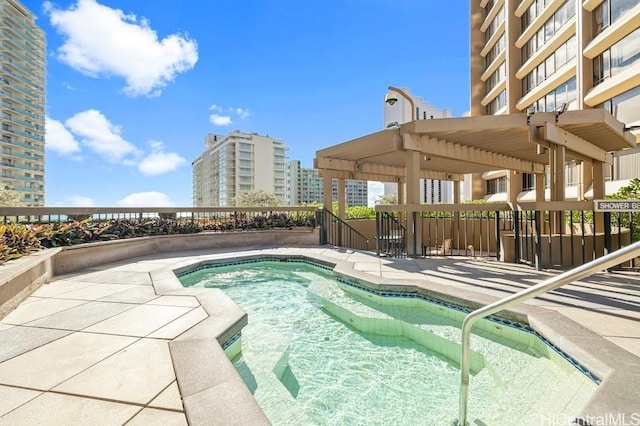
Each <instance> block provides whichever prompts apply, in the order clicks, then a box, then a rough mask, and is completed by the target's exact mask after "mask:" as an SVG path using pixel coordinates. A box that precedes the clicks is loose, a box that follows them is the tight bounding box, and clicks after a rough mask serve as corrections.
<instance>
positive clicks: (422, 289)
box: [150, 253, 640, 425]
mask: <svg viewBox="0 0 640 426" xmlns="http://www.w3.org/2000/svg"><path fill="white" fill-rule="evenodd" d="M262 258H286V259H302V260H307V261H309V262H313V263H319V264H321V265H325V266H327V267H329V268H332V269H333V272H334V273H335V274H336V275H337V276H338V277H340V278H343V279H345V280H348V281H351V282H354V283H357V284H361V285H365V286H366V287H369V288H372V289H375V290H378V291H394V292H412V293H418V294H421V295H424V296H427V297H431V298H436V299H440V300H443V301H445V302H449V303H452V304H457V305H462V306H465V307H469V308H472V309H474V308H478V307H481V306H484V305H486V304H489V303H492V302H494V301H496V300H498V299H497V298H495V297H493V296H488V295H485V294H482V293H478V292H475V291H472V290H466V289H462V288H458V287H453V286H446V285H443V284H439V283H435V282H429V281H427V280H426V279H404V280H399V279H388V278H381V277H379V276H376V275H372V274H370V273H367V272H364V271H359V270H356V269H355V268H354V266H355V263H354V262H351V261H344V260H338V259H336V258H331V257H327V256H323V255H320V254H317V253H306V254H300V255H291V254H281V253H258V254H240V255H238V254H237V253H228V254H227V253H220V254H218V255H217V256H216V257H215V258H210V259H193V260H187V261H185V262H183V263H182V264H181V265H179V266H174V267H173V268H167V269H161V270H156V271H151V273H150V274H151V280H152V283H153V285H154V288H155V289H156V293H158V294H174V295H191V296H195V297H196V298H197V299H198V301H199V302H200V304H201V305H202V306H203V308H204V309H205V311H206V312H207V314H208V315H209V317H208V318H207V319H205V320H203V321H202V322H200V323H199V324H197V325H196V326H194V327H193V328H192V329H190V330H188V331H187V332H185V333H184V334H182V335H181V336H179V337H177V338H176V339H174V340H173V341H172V342H170V343H169V350H170V353H171V357H172V361H173V364H174V369H175V372H176V378H177V381H178V386H179V388H180V393H181V395H182V398H183V403H184V409H185V414H186V415H187V418H188V420H189V423H191V424H204V423H210V424H213V423H215V424H218V423H222V422H224V423H225V424H231V423H236V424H238V423H241V424H251V425H253V424H255V425H262V424H270V423H269V420H268V419H267V417H266V416H265V414H264V412H263V411H262V409H261V408H260V407H259V405H258V404H257V402H256V400H255V398H254V397H253V395H252V394H251V393H250V391H249V389H248V388H247V387H246V385H245V384H244V382H243V381H242V379H241V378H240V376H239V374H238V373H237V371H236V370H235V368H234V367H233V365H232V364H231V362H230V361H229V359H228V358H227V356H226V355H225V353H224V351H223V350H222V345H223V344H224V343H225V342H226V341H228V340H229V339H231V338H232V337H233V336H235V335H237V333H239V332H240V330H241V329H242V327H244V326H245V325H246V324H247V314H246V313H245V312H244V311H243V310H242V309H241V308H240V307H238V306H237V305H235V304H234V303H233V302H232V301H231V299H229V298H228V297H227V296H226V295H225V294H224V293H223V292H222V291H220V290H218V289H205V288H199V289H194V288H184V287H182V285H181V283H180V281H179V280H178V277H177V275H178V274H180V273H183V272H185V271H188V270H191V269H194V268H197V267H199V266H203V265H212V264H217V263H228V262H229V260H233V261H243V260H255V259H262ZM500 316H501V317H503V318H505V319H508V320H511V321H515V322H520V323H526V324H528V325H529V326H530V327H531V328H532V329H533V330H534V331H536V332H537V333H538V334H540V335H541V336H542V337H544V338H545V339H547V340H548V341H550V342H552V343H553V344H554V345H556V346H558V347H560V348H561V349H562V350H563V351H564V352H565V353H567V354H568V355H569V356H570V357H572V358H574V359H575V360H576V361H578V362H579V363H580V364H581V365H583V366H584V367H585V368H587V369H588V370H589V371H590V372H592V373H593V374H595V375H596V376H598V377H599V378H600V379H601V383H600V385H599V386H598V389H597V391H596V392H595V394H594V395H593V396H592V398H591V399H590V400H589V402H588V403H587V405H586V406H585V407H584V409H583V410H582V412H581V413H580V417H579V418H581V419H583V420H587V421H588V420H589V419H592V420H595V421H598V419H607V418H613V417H611V416H620V418H633V416H638V413H640V406H639V403H638V401H640V394H639V393H638V392H640V391H639V390H635V389H637V384H638V383H640V372H639V371H638V369H637V366H638V365H640V358H639V357H637V356H634V355H633V354H631V353H629V352H627V351H625V350H624V349H622V348H620V347H619V346H617V345H615V344H614V343H612V342H610V341H608V340H606V339H605V338H603V337H602V336H600V335H598V334H596V333H594V332H592V331H591V330H589V329H587V328H586V327H584V326H583V325H581V324H579V323H577V322H575V321H573V320H572V319H570V318H568V317H566V316H565V315H563V314H560V313H559V312H556V311H553V310H551V309H547V308H544V307H538V306H533V305H529V304H526V303H525V304H522V305H519V306H517V307H514V308H512V309H509V310H506V311H503V312H502V313H501V315H500ZM205 360H206V362H205Z"/></svg>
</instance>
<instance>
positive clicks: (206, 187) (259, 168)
mask: <svg viewBox="0 0 640 426" xmlns="http://www.w3.org/2000/svg"><path fill="white" fill-rule="evenodd" d="M204 143H205V146H206V150H205V152H204V153H202V154H201V155H200V156H199V157H198V158H196V159H195V160H194V161H193V163H192V173H193V205H194V206H233V205H234V204H235V200H234V199H235V197H236V196H237V195H240V194H244V193H247V192H251V191H255V190H263V191H265V192H268V193H270V194H274V195H275V196H276V197H278V198H280V200H282V201H283V203H285V202H286V201H287V199H288V197H289V196H290V195H289V194H290V192H289V190H288V188H287V177H286V169H287V158H286V153H287V150H288V147H287V146H286V144H285V142H284V141H282V140H279V139H274V138H272V137H270V136H269V135H265V136H262V135H259V134H257V133H243V132H240V131H238V130H236V131H233V132H231V133H229V134H228V135H226V136H224V135H215V134H212V133H210V134H208V135H207V136H206V137H205V140H204Z"/></svg>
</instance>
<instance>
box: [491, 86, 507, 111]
mask: <svg viewBox="0 0 640 426" xmlns="http://www.w3.org/2000/svg"><path fill="white" fill-rule="evenodd" d="M506 105H507V91H506V90H503V91H502V92H500V94H499V95H498V96H496V97H495V98H494V99H493V100H492V101H491V102H489V104H488V105H487V114H489V115H493V114H495V113H497V112H498V111H500V110H501V109H502V108H504V107H505V106H506Z"/></svg>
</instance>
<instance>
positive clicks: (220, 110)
mask: <svg viewBox="0 0 640 426" xmlns="http://www.w3.org/2000/svg"><path fill="white" fill-rule="evenodd" d="M209 111H213V112H214V113H213V114H211V115H210V116H209V121H210V122H211V123H213V124H214V125H215V126H228V125H230V124H231V123H233V119H232V115H236V116H238V117H240V118H241V119H243V120H244V119H246V118H248V117H249V116H250V115H251V113H250V112H249V110H248V109H246V108H233V107H227V108H224V107H221V106H219V105H216V104H213V105H211V106H210V107H209Z"/></svg>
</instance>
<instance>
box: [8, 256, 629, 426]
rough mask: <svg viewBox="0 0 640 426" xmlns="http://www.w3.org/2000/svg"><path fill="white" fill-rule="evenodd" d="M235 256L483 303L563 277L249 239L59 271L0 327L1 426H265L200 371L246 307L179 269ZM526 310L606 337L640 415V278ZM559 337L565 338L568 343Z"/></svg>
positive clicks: (571, 292)
mask: <svg viewBox="0 0 640 426" xmlns="http://www.w3.org/2000/svg"><path fill="white" fill-rule="evenodd" d="M237 255H242V256H252V255H285V256H286V255H291V256H308V257H312V258H318V259H323V260H324V261H328V262H335V263H340V264H342V265H343V267H344V265H345V264H348V265H349V268H352V271H353V273H352V275H354V276H355V277H357V278H362V279H367V278H370V279H371V280H372V281H374V282H378V283H380V284H385V283H389V284H390V285H391V284H393V283H407V284H409V283H419V285H420V286H422V287H424V288H429V287H432V288H437V290H438V291H439V292H443V293H447V294H452V295H455V297H463V296H464V295H467V297H474V298H475V299H476V301H477V302H479V303H483V304H484V303H488V302H489V301H490V300H491V299H490V297H504V296H506V295H508V294H511V293H513V292H516V291H519V290H521V289H524V288H526V287H528V286H531V285H533V284H536V283H538V282H540V281H542V280H544V279H545V278H548V277H551V276H553V275H554V274H555V273H556V272H554V271H543V272H538V271H535V270H533V269H532V268H531V267H528V266H524V265H514V264H505V263H499V262H495V261H491V260H485V259H479V260H476V259H472V258H441V259H396V258H379V257H377V256H376V255H375V253H370V252H357V251H352V250H344V249H336V248H325V247H309V248H300V247H291V248H283V247H253V248H234V249H229V250H207V251H206V252H205V251H197V252H183V253H173V254H162V255H154V256H146V257H140V258H134V259H130V260H128V261H121V262H116V263H111V264H107V265H102V266H99V267H92V268H88V269H85V270H82V271H78V272H75V273H71V274H67V275H63V276H56V277H54V278H53V280H52V281H51V282H50V283H48V284H45V285H43V286H42V287H41V288H40V289H38V290H36V291H35V292H34V293H33V294H32V295H31V296H30V297H29V298H27V299H26V300H25V301H24V302H22V303H21V304H20V306H19V307H18V308H17V309H16V310H14V311H13V312H11V313H10V314H9V315H7V316H6V317H5V318H3V319H2V320H1V321H0V342H1V344H0V425H4V424H7V425H9V424H10V425H15V424H125V423H126V424H129V425H136V424H163V425H172V424H176V425H181V424H187V423H188V422H189V423H191V424H267V423H268V421H267V420H266V418H265V417H264V415H263V414H262V413H261V411H260V410H259V409H256V407H255V406H254V405H251V401H250V400H251V399H252V398H251V395H250V393H249V391H248V390H246V389H245V390H242V384H241V383H240V384H238V382H237V381H238V377H236V376H237V375H236V376H234V375H233V372H229V371H228V369H226V368H220V369H219V368H217V367H211V368H210V369H209V370H207V369H206V368H204V367H205V362H206V361H207V360H210V359H212V358H215V357H219V356H224V355H223V353H222V350H221V349H220V347H219V345H215V344H212V343H211V339H209V340H206V338H205V335H204V334H203V331H202V329H201V328H200V330H198V327H199V326H201V325H202V324H204V323H206V322H207V321H209V322H208V324H209V325H211V326H212V327H214V328H215V327H216V326H215V325H214V322H213V321H210V320H212V317H213V316H215V315H218V314H219V313H220V312H224V313H226V314H228V313H231V314H233V315H235V316H236V317H237V318H241V317H242V312H238V310H237V309H236V310H235V311H234V308H233V307H232V306H230V305H229V304H228V303H226V301H225V302H224V303H223V302H220V301H219V300H218V299H219V298H218V299H217V300H214V299H215V298H214V297H210V296H212V293H211V291H212V290H210V289H206V290H197V291H196V290H195V289H177V288H176V287H175V281H176V280H175V278H173V274H172V273H171V272H170V271H171V270H176V269H180V268H184V267H186V266H187V265H190V264H193V263H199V262H203V261H207V260H213V259H220V258H226V257H233V256H237ZM487 296H488V297H487ZM539 308H544V310H541V309H539ZM527 309H528V311H529V312H531V313H532V315H533V314H535V315H537V317H535V315H533V316H534V317H535V318H542V319H539V320H538V319H537V320H536V324H538V322H539V323H540V325H541V326H542V327H543V328H544V327H547V331H548V332H549V333H550V334H553V333H554V332H556V331H558V330H555V331H554V330H553V323H554V322H553V321H547V322H546V323H545V321H544V316H545V315H547V314H546V313H545V312H549V311H551V314H549V315H551V316H549V318H550V319H551V320H553V319H554V318H558V316H557V315H558V313H559V314H561V315H563V316H566V317H568V318H571V319H572V320H573V321H575V323H577V324H578V326H577V328H584V330H586V332H587V333H591V334H589V335H594V336H596V337H598V338H600V339H604V340H603V341H604V342H606V343H605V344H600V345H598V347H595V348H593V351H594V352H599V351H600V352H601V353H599V354H597V355H596V358H598V357H599V358H600V359H602V358H606V357H614V358H613V359H609V360H608V361H609V363H610V364H611V365H616V366H623V367H624V366H627V367H629V369H628V370H627V371H624V370H626V368H625V369H621V371H619V372H618V373H617V376H623V377H617V376H616V378H615V380H617V381H618V382H620V381H623V382H624V381H626V383H624V384H625V387H626V388H627V389H628V393H630V394H631V395H627V396H626V397H624V398H623V396H622V395H617V394H616V393H615V392H614V393H612V394H611V395H610V397H609V399H612V400H611V401H603V402H602V404H605V403H606V405H608V406H609V407H611V406H612V404H613V405H614V406H615V400H613V399H614V398H618V399H620V401H621V403H624V401H625V400H631V401H633V400H634V395H633V393H634V392H635V393H636V395H635V401H636V404H635V406H628V405H629V404H626V406H624V407H621V408H620V409H621V411H623V412H624V413H640V402H637V401H640V396H639V395H638V392H640V390H639V389H640V373H639V370H640V368H639V367H640V358H639V357H640V274H637V273H600V274H596V275H594V276H592V277H590V278H586V279H583V280H581V281H579V282H576V283H573V284H571V285H569V286H566V287H564V288H561V289H558V290H556V291H554V292H552V293H550V294H547V295H543V296H541V297H539V298H536V299H534V300H532V301H531V302H529V303H528V307H525V311H527ZM554 315H555V316H554ZM245 321H246V318H245ZM575 323H574V324H575ZM549 324H551V325H549ZM558 324H560V325H558V327H557V328H558V329H561V328H562V324H561V322H559V323H558ZM532 325H533V324H532ZM584 330H578V331H575V333H576V335H579V339H578V340H580V339H583V340H585V346H589V345H590V341H588V340H589V339H586V338H583V337H580V336H583V335H582V334H580V333H582V332H583V331H584ZM218 331H220V330H214V333H215V332H218ZM561 331H562V330H560V331H558V335H557V337H558V339H559V340H563V339H564V338H565V337H567V336H566V335H563V332H561ZM570 331H571V333H573V332H574V330H570ZM234 332H235V330H234ZM234 332H231V333H229V332H227V334H226V335H225V336H224V338H222V340H223V341H224V340H225V339H227V337H230V335H233V334H234ZM220 333H222V332H221V331H220ZM229 334H230V335H229ZM548 337H549V336H548ZM553 337H556V336H555V335H554V336H553ZM218 340H220V339H218ZM552 340H553V341H554V343H557V344H559V345H561V346H562V343H563V342H562V341H560V342H558V341H556V340H554V339H552ZM214 343H215V342H214ZM587 358H588V356H587ZM598 362H599V361H597V360H596V361H594V363H595V364H597V363H598ZM211 370H214V371H211ZM227 383H233V384H235V385H234V386H232V387H225V386H226V384H227ZM619 384H620V383H618V385H619ZM603 385H604V383H603ZM603 385H601V386H603ZM629 396H631V398H630V399H628V397H629ZM604 399H607V398H604ZM211 401H217V403H216V404H215V405H210V403H211ZM231 401H233V402H235V403H237V404H238V405H241V406H244V407H248V408H247V409H249V410H250V411H249V412H248V414H249V418H251V419H252V420H251V421H249V422H247V421H246V417H245V420H242V421H240V418H236V417H234V413H233V410H230V411H226V414H225V412H223V411H225V410H226V409H228V408H229V405H228V403H229V402H231ZM245 403H246V405H243V404H245ZM595 405H596V408H595V411H594V412H598V408H597V406H598V404H595ZM221 406H222V407H224V408H225V410H222V409H221V408H220V407H221ZM251 410H253V411H251ZM638 415H639V416H640V414H638Z"/></svg>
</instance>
